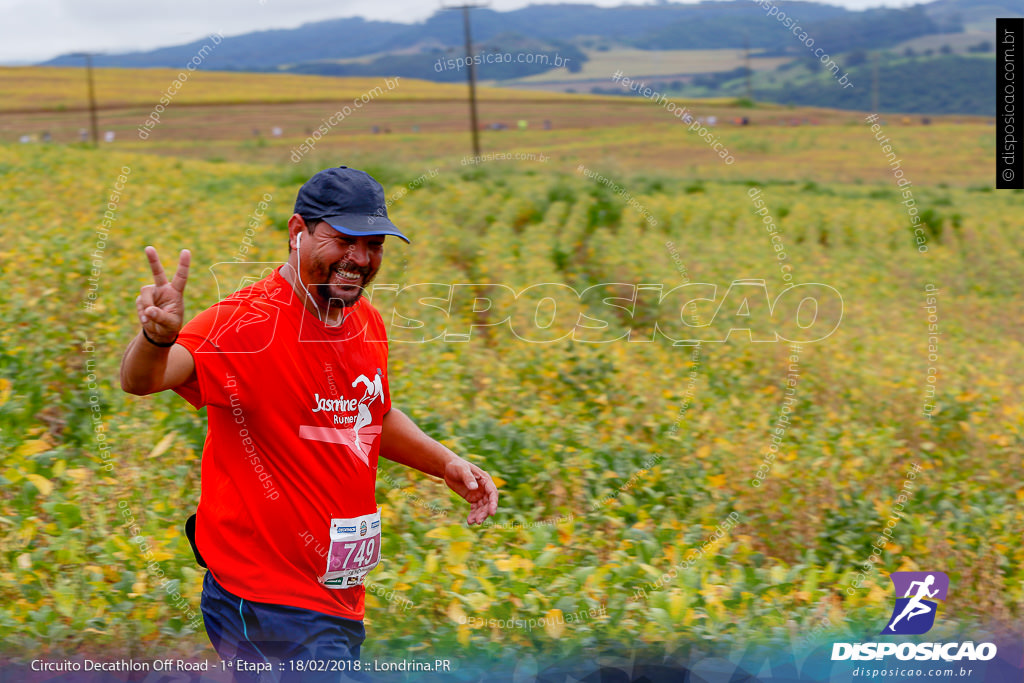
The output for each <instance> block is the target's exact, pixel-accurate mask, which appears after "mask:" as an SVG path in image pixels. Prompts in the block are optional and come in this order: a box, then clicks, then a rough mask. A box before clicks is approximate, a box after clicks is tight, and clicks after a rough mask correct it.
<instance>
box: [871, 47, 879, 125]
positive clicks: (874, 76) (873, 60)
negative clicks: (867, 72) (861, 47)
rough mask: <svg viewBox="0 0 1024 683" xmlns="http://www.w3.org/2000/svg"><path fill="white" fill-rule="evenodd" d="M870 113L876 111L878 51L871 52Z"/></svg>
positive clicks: (875, 112)
mask: <svg viewBox="0 0 1024 683" xmlns="http://www.w3.org/2000/svg"><path fill="white" fill-rule="evenodd" d="M871 113H872V114H877V113H878V53H877V52H872V53H871Z"/></svg>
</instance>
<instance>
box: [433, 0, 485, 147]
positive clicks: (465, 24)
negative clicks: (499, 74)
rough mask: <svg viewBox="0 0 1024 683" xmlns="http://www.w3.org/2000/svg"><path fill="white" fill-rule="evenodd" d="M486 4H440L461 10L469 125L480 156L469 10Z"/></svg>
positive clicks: (447, 7) (443, 6) (474, 144)
mask: <svg viewBox="0 0 1024 683" xmlns="http://www.w3.org/2000/svg"><path fill="white" fill-rule="evenodd" d="M478 7H486V5H468V4H467V5H442V8H443V9H460V10H462V28H463V31H464V32H465V34H466V66H467V67H468V70H467V72H466V74H467V77H468V78H469V125H470V129H471V131H472V133H473V155H474V156H476V157H479V156H480V125H479V124H478V123H477V115H476V67H475V66H474V65H473V39H472V37H471V36H470V32H469V10H471V9H476V8H478Z"/></svg>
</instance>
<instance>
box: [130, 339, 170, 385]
mask: <svg viewBox="0 0 1024 683" xmlns="http://www.w3.org/2000/svg"><path fill="white" fill-rule="evenodd" d="M170 351H171V349H170V348H161V347H159V346H155V345H153V344H150V343H149V342H147V341H146V340H145V339H144V338H143V336H142V332H139V333H138V334H137V335H135V338H134V339H132V340H131V342H129V343H128V348H127V349H125V352H124V356H123V357H122V358H121V389H123V390H124V391H127V392H128V393H129V394H137V395H139V396H143V395H145V394H151V393H153V390H154V387H156V386H158V385H159V382H160V380H162V379H163V377H164V374H165V373H166V371H167V358H168V356H170Z"/></svg>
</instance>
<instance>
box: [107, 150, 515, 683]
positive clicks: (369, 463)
mask: <svg viewBox="0 0 1024 683" xmlns="http://www.w3.org/2000/svg"><path fill="white" fill-rule="evenodd" d="M386 235H392V236H395V237H398V238H399V239H402V240H405V241H406V242H408V239H407V238H406V237H405V235H403V234H402V232H401V231H400V230H399V229H398V228H397V227H395V226H394V224H393V223H391V221H390V220H389V219H388V217H387V207H386V205H385V200H384V190H383V188H382V187H381V186H380V184H379V183H377V181H376V180H374V179H373V178H371V177H370V176H369V175H367V174H366V173H364V172H362V171H357V170H355V169H350V168H346V167H344V166H341V167H338V168H331V169H326V170H323V171H320V172H319V173H317V174H316V175H314V176H313V177H312V178H311V179H310V180H309V181H307V182H306V183H305V184H304V185H303V186H302V188H301V189H300V190H299V193H298V196H297V198H296V201H295V211H294V214H293V215H292V217H291V219H290V220H289V221H288V246H289V256H288V260H287V261H286V262H285V263H283V264H282V265H281V266H279V267H278V268H276V269H275V270H274V271H273V272H272V273H271V274H270V275H269V276H268V277H266V278H264V279H263V280H260V281H259V282H257V283H256V284H254V285H252V286H249V287H246V288H244V289H242V290H240V291H238V292H236V293H234V294H232V295H230V296H228V297H227V298H225V299H224V300H222V301H220V302H219V303H217V304H215V305H213V306H212V307H210V308H209V309H207V310H205V311H203V312H201V313H200V314H199V315H197V316H196V317H195V318H194V319H193V320H192V321H191V322H189V323H188V324H187V325H184V326H183V322H184V320H185V297H184V292H185V284H186V282H187V280H188V272H189V265H190V263H191V256H190V254H189V252H188V250H182V252H181V254H180V257H179V261H178V268H177V272H176V273H175V274H174V277H173V278H172V279H171V280H168V278H167V276H166V275H165V273H164V269H163V266H162V265H161V264H160V259H159V257H158V256H157V252H156V249H154V248H153V247H146V257H147V258H148V259H149V266H150V269H151V271H152V275H153V284H151V285H147V286H145V287H143V288H142V291H141V293H140V294H139V297H138V298H137V299H136V304H135V307H136V313H137V315H138V319H139V321H140V323H141V324H142V329H141V330H140V332H139V333H138V334H137V335H136V337H135V338H134V339H133V340H132V341H131V342H130V343H129V345H128V348H127V350H126V351H125V354H124V357H123V358H122V361H121V387H122V388H123V389H124V390H125V391H127V392H129V393H132V394H136V395H140V396H143V395H147V394H153V393H156V392H159V391H166V390H168V389H171V390H173V391H175V392H176V393H178V394H179V395H181V396H182V397H183V398H185V400H187V401H188V402H189V403H190V404H192V405H193V406H194V407H196V408H201V407H203V406H206V407H207V421H208V434H207V438H206V443H205V446H204V448H203V458H202V472H201V474H202V478H201V495H200V500H199V507H198V510H197V513H196V517H195V519H194V520H191V519H190V520H189V525H187V529H189V536H190V541H192V542H193V550H194V552H195V553H196V559H197V561H199V562H200V564H202V565H203V566H206V567H208V571H207V573H206V576H205V578H204V580H203V596H202V602H201V608H202V612H203V618H204V621H205V624H206V630H207V633H208V635H209V637H210V640H211V642H212V643H213V646H214V648H215V649H216V650H217V652H218V653H219V654H220V655H221V656H222V657H224V658H225V659H226V660H235V662H236V663H235V665H234V667H233V668H234V670H235V675H236V678H238V679H244V680H251V679H248V678H246V676H248V674H243V673H241V671H242V670H243V669H244V670H246V671H249V672H253V675H255V673H256V672H266V671H270V672H272V673H271V676H275V677H276V676H277V675H278V673H279V672H280V671H284V673H285V680H288V679H289V676H290V677H291V678H292V679H293V680H310V676H311V675H312V674H311V673H310V672H309V671H308V669H309V667H304V668H306V669H307V670H306V671H303V670H302V669H303V667H301V666H296V665H295V664H289V662H295V661H296V660H306V661H309V660H321V661H328V660H351V659H358V657H359V650H360V644H361V643H362V642H363V640H364V639H365V636H366V631H365V629H364V628H363V617H364V595H365V589H364V580H365V578H366V575H367V574H368V573H369V571H370V570H372V569H373V568H374V567H375V566H376V565H377V563H378V562H380V560H381V557H380V545H381V544H380V539H381V532H382V529H381V515H380V511H379V508H378V507H377V503H376V500H375V497H374V483H375V481H376V475H377V463H378V458H379V457H384V458H387V459H389V460H393V461H395V462H398V463H401V464H404V465H407V466H409V467H412V468H415V469H417V470H420V471H421V472H425V473H426V474H429V475H431V476H435V477H439V478H441V479H443V480H444V482H445V483H446V484H447V485H448V487H449V488H451V489H452V490H453V491H455V492H456V493H457V494H458V495H460V496H462V497H463V498H464V499H466V500H467V501H468V502H469V504H470V510H469V516H468V522H469V523H470V524H478V523H480V522H483V521H484V520H485V519H487V518H488V517H489V516H491V515H493V514H494V513H495V511H496V510H497V506H498V491H497V489H496V488H495V486H494V482H493V481H492V480H491V477H490V475H488V474H487V472H485V471H484V470H482V469H481V468H480V467H478V466H476V465H474V464H472V463H470V462H468V461H467V460H465V459H463V458H461V457H459V456H458V455H456V454H455V453H453V452H452V451H450V450H449V449H448V448H446V447H445V446H443V445H442V444H440V443H438V442H437V441H435V440H434V439H432V438H430V437H429V436H427V435H426V434H424V433H423V432H422V431H421V430H420V429H419V428H418V427H417V426H416V425H415V424H414V423H413V422H412V420H410V419H409V418H408V417H407V416H406V415H405V413H403V412H402V411H400V410H399V409H397V408H392V406H391V395H390V392H389V389H388V375H387V368H388V362H387V361H388V346H387V343H386V342H381V341H379V340H385V339H386V332H385V326H384V323H383V321H382V320H381V316H380V314H379V313H378V312H377V310H376V309H374V308H373V306H371V305H370V302H369V301H368V300H367V299H365V298H364V297H363V296H362V294H363V290H364V288H365V287H366V286H367V285H368V284H369V283H370V281H371V280H373V278H374V276H375V275H376V274H377V271H378V270H379V268H380V266H381V261H382V258H383V255H384V239H385V236H386ZM328 367H329V368H330V369H331V371H330V372H326V371H325V370H326V368H328ZM334 373H339V374H340V377H342V378H344V379H345V380H346V381H343V382H339V383H335V382H334V379H333V374H334ZM360 376H363V377H364V378H369V377H373V378H374V380H373V381H372V386H373V390H372V392H371V390H370V388H369V387H367V390H366V392H365V394H364V396H363V399H366V398H367V397H369V398H372V399H373V400H370V401H366V402H365V403H364V402H363V399H359V400H357V399H358V395H354V394H352V393H349V395H345V393H343V389H342V390H339V387H342V388H349V392H351V389H352V388H354V387H355V385H356V384H359V382H357V381H352V380H353V378H358V377H360ZM350 382H351V384H350ZM319 397H328V398H329V400H327V399H319ZM377 399H379V400H377ZM364 411H365V412H364ZM366 418H368V421H367V420H366ZM357 420H359V421H358V422H357ZM364 421H365V423H364ZM353 423H355V424H358V425H359V427H358V428H357V429H358V430H359V431H360V434H359V436H360V437H361V439H362V443H361V444H360V445H358V446H356V447H355V448H354V447H353V443H352V428H351V425H352V424H353ZM335 425H345V426H344V427H337V426H335ZM364 446H365V448H364ZM193 523H194V534H193V533H191V530H192V528H193V527H192V525H193ZM314 543H315V544H314ZM280 663H283V664H280ZM268 667H270V668H268ZM349 670H351V669H349ZM335 671H337V669H335ZM328 678H331V679H334V680H337V679H338V678H339V675H338V674H337V673H333V674H330V675H329V676H328Z"/></svg>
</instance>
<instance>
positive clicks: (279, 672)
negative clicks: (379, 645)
mask: <svg viewBox="0 0 1024 683" xmlns="http://www.w3.org/2000/svg"><path fill="white" fill-rule="evenodd" d="M200 607H201V609H202V611H203V621H204V622H205V624H206V633H207V635H209V636H210V642H211V643H213V647H214V649H215V650H217V653H218V654H219V655H220V656H221V657H222V658H223V659H224V660H225V661H226V662H229V664H228V666H229V667H232V668H234V671H235V680H236V681H264V682H265V681H282V682H284V681H346V680H359V678H360V677H359V676H358V675H354V674H353V673H352V667H350V666H345V662H351V661H353V660H358V659H359V647H360V645H362V642H363V640H365V639H366V629H365V628H364V627H363V622H361V621H354V620H352V619H345V618H344V617H336V616H334V615H331V614H324V613H322V612H314V611H312V610H308V609H302V608H301V607H289V606H286V605H273V604H268V603H265V602H252V601H250V600H244V599H242V598H240V597H238V596H237V595H235V594H234V593H230V592H228V591H227V590H225V589H224V587H223V586H221V585H220V584H219V583H217V580H216V579H214V578H213V574H212V573H210V572H209V571H207V572H206V578H204V579H203V597H202V601H201V602H200ZM332 662H336V663H334V664H332ZM268 669H269V671H268Z"/></svg>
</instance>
